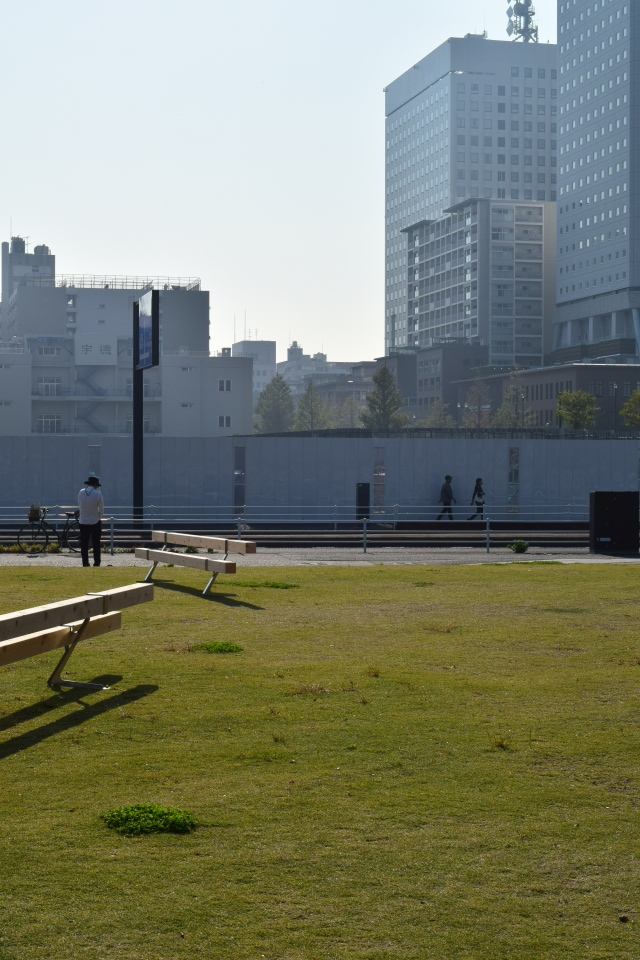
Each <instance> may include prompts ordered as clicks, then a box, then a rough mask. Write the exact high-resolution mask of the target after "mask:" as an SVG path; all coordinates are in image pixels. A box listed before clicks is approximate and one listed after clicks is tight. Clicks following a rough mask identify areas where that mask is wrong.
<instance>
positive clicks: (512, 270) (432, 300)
mask: <svg viewBox="0 0 640 960" xmlns="http://www.w3.org/2000/svg"><path fill="white" fill-rule="evenodd" d="M403 233H404V234H405V235H406V237H407V276H408V278H409V289H408V298H407V304H408V313H407V341H408V343H409V345H414V346H419V347H426V346H430V345H431V344H432V343H433V342H434V341H442V340H447V339H452V338H453V339H458V340H466V341H468V342H470V343H472V344H477V345H479V346H484V347H486V348H487V354H488V356H487V362H488V363H489V364H490V365H497V366H519V367H533V366H542V364H543V363H544V358H545V352H546V351H548V350H549V348H550V346H551V333H552V329H553V313H554V305H555V248H556V204H555V203H536V202H532V201H530V202H528V203H525V202H522V203H514V202H507V201H504V200H484V199H482V200H480V199H470V200H463V201H461V202H460V203H458V204H455V205H454V206H453V207H450V208H449V209H448V210H446V211H445V213H444V214H443V216H441V217H439V218H438V219H436V220H421V221H419V222H418V223H416V224H413V225H412V226H410V227H408V228H406V229H405V230H404V231H403Z"/></svg>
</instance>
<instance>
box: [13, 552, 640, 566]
mask: <svg viewBox="0 0 640 960" xmlns="http://www.w3.org/2000/svg"><path fill="white" fill-rule="evenodd" d="M532 560H534V561H543V562H544V561H551V562H555V563H640V556H632V557H607V556H604V555H602V554H590V553H589V551H588V550H587V549H586V548H577V549H576V548H574V549H562V548H560V547H550V548H544V547H532V548H531V549H530V550H529V551H528V552H527V553H526V554H514V553H512V552H511V550H508V549H507V548H506V547H494V548H492V549H491V553H489V554H488V553H487V552H486V549H485V548H484V547H482V548H480V547H373V548H369V549H368V551H367V553H363V551H362V548H361V547H359V548H354V547H305V548H294V549H290V550H281V549H269V548H266V547H263V548H261V549H259V551H258V553H256V554H253V555H249V556H246V557H238V559H237V562H238V569H240V568H242V567H324V566H342V567H371V566H377V565H379V564H383V565H389V566H443V565H465V564H466V565H469V564H477V563H527V562H531V561H532ZM102 562H103V564H104V566H105V567H139V568H140V569H141V570H145V569H148V568H149V564H148V562H147V561H146V560H138V559H137V558H136V557H135V556H134V554H133V553H116V554H114V556H111V555H110V554H108V553H104V554H103V559H102ZM0 566H11V567H13V566H15V567H35V568H38V567H40V568H42V567H79V566H80V557H79V556H78V554H68V553H66V552H65V553H60V554H56V553H43V554H39V555H37V556H33V555H28V554H18V553H0Z"/></svg>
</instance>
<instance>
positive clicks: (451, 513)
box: [436, 504, 453, 520]
mask: <svg viewBox="0 0 640 960" xmlns="http://www.w3.org/2000/svg"><path fill="white" fill-rule="evenodd" d="M445 513H448V514H449V520H453V510H452V509H451V507H450V506H449V504H447V505H446V506H444V507H443V508H442V510H441V511H440V514H439V515H438V516H437V517H436V520H439V519H440V517H442V516H444V514H445Z"/></svg>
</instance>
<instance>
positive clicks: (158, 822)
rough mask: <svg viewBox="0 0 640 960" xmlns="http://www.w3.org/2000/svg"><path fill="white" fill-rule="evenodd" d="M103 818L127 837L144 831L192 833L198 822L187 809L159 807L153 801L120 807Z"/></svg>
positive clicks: (112, 828) (111, 827)
mask: <svg viewBox="0 0 640 960" xmlns="http://www.w3.org/2000/svg"><path fill="white" fill-rule="evenodd" d="M100 819H101V820H104V822H105V823H106V825H107V826H108V827H109V829H111V830H116V831H117V832H118V833H122V834H124V835H125V836H127V837H137V836H140V835H141V834H143V833H190V832H191V831H192V830H194V829H195V828H196V827H197V825H198V823H197V820H196V819H195V817H193V816H192V815H191V814H190V813H187V812H186V810H175V809H173V808H171V807H158V806H156V805H155V804H153V803H137V804H134V805H133V806H130V807H118V809H117V810H112V811H111V813H104V814H102V816H101V818H100Z"/></svg>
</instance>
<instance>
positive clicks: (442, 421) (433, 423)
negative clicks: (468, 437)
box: [424, 397, 458, 427]
mask: <svg viewBox="0 0 640 960" xmlns="http://www.w3.org/2000/svg"><path fill="white" fill-rule="evenodd" d="M424 426H425V427H457V426H458V424H457V423H456V421H455V420H454V419H453V417H452V416H451V414H450V413H449V404H448V403H443V402H442V400H441V399H440V397H436V399H435V400H434V402H433V403H432V404H431V409H430V411H429V416H428V417H427V419H426V420H425V421H424Z"/></svg>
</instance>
